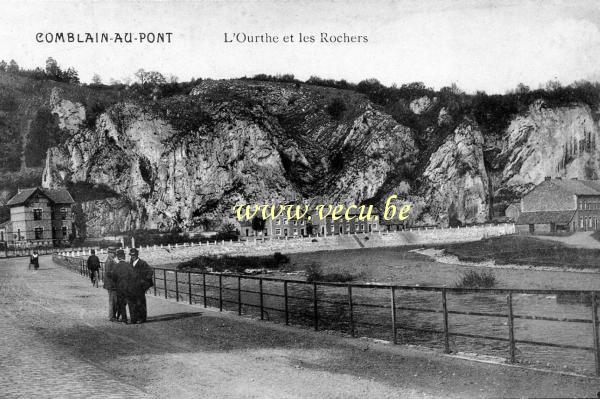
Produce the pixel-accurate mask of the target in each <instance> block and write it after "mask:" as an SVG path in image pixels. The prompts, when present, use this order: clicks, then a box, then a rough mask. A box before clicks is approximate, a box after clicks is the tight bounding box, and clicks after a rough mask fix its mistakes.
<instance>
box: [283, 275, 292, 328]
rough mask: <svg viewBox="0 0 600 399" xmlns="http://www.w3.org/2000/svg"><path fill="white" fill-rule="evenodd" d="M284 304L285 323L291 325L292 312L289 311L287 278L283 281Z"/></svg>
mask: <svg viewBox="0 0 600 399" xmlns="http://www.w3.org/2000/svg"><path fill="white" fill-rule="evenodd" d="M283 305H284V312H285V325H286V326H287V325H289V324H290V314H289V311H288V282H287V280H285V281H284V282H283Z"/></svg>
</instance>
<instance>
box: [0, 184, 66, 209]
mask: <svg viewBox="0 0 600 399" xmlns="http://www.w3.org/2000/svg"><path fill="white" fill-rule="evenodd" d="M36 192H40V193H41V194H43V195H45V196H46V197H48V199H49V200H50V201H52V202H54V203H55V204H73V203H74V202H75V201H74V200H73V197H71V194H69V192H68V191H67V190H65V189H64V188H58V189H49V188H41V187H34V188H26V189H24V190H21V191H19V192H18V193H17V194H16V195H15V196H14V197H12V198H11V199H9V200H8V202H7V203H6V205H8V206H15V205H21V204H23V203H24V202H25V201H27V200H28V199H29V197H31V196H32V195H33V194H34V193H36Z"/></svg>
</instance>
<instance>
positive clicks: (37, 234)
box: [33, 227, 44, 240]
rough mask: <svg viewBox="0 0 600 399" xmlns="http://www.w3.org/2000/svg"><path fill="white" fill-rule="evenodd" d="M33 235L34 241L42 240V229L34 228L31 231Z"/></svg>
mask: <svg viewBox="0 0 600 399" xmlns="http://www.w3.org/2000/svg"><path fill="white" fill-rule="evenodd" d="M33 233H34V234H35V239H36V240H41V239H42V238H44V229H43V228H42V227H36V228H35V229H34V230H33Z"/></svg>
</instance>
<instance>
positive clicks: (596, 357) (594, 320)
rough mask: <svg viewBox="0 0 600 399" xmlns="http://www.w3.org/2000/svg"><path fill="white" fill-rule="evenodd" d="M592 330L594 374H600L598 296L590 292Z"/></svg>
mask: <svg viewBox="0 0 600 399" xmlns="http://www.w3.org/2000/svg"><path fill="white" fill-rule="evenodd" d="M592 325H593V328H592V331H593V332H594V360H595V361H596V376H600V345H599V343H598V298H597V293H596V292H593V293H592Z"/></svg>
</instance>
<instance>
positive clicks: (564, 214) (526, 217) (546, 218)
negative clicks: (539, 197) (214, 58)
mask: <svg viewBox="0 0 600 399" xmlns="http://www.w3.org/2000/svg"><path fill="white" fill-rule="evenodd" d="M573 215H575V211H536V212H522V213H521V214H520V215H519V218H518V219H517V222H516V223H517V224H546V223H556V224H567V223H569V222H571V220H572V219H573Z"/></svg>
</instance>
